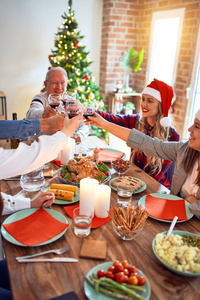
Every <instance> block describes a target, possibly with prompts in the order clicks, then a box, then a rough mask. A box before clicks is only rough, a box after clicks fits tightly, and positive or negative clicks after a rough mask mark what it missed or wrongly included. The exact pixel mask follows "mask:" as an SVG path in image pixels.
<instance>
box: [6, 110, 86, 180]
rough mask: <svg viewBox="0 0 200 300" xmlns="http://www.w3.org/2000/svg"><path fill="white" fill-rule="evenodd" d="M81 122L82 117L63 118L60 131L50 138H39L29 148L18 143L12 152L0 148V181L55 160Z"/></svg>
mask: <svg viewBox="0 0 200 300" xmlns="http://www.w3.org/2000/svg"><path fill="white" fill-rule="evenodd" d="M82 120H83V117H82V115H78V116H77V117H74V118H72V119H68V117H65V119H64V126H63V128H62V129H61V131H59V132H57V133H55V134H54V135H52V136H46V135H43V136H40V137H39V142H38V143H37V142H34V143H32V144H31V145H30V146H28V145H26V144H25V143H20V144H19V146H18V148H17V149H14V150H8V149H3V148H0V165H1V170H0V180H1V179H4V178H9V177H12V176H17V175H21V174H25V173H29V172H31V171H32V170H34V169H36V168H38V167H41V166H42V165H44V164H45V163H47V162H49V161H51V160H53V159H55V158H56V157H57V156H58V153H59V152H60V150H62V149H64V147H65V146H66V144H67V140H68V138H67V137H68V136H70V135H71V134H72V133H73V132H74V131H75V130H76V129H77V127H78V125H79V124H80V122H81V121H82Z"/></svg>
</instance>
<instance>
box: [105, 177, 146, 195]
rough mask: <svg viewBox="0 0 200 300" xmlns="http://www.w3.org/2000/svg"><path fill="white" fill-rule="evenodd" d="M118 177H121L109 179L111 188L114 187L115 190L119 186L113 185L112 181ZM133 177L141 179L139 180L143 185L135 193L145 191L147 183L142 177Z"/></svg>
mask: <svg viewBox="0 0 200 300" xmlns="http://www.w3.org/2000/svg"><path fill="white" fill-rule="evenodd" d="M129 177H130V176H129ZM117 178H119V177H114V178H112V179H111V180H110V181H109V186H110V187H111V189H113V190H114V191H117V187H115V186H113V185H112V182H113V181H114V180H115V179H117ZM132 178H134V179H137V180H139V181H140V182H141V183H142V186H141V187H140V188H139V189H138V190H137V191H135V192H133V194H138V193H141V192H143V191H144V190H146V188H147V185H146V183H145V182H144V181H143V180H141V179H139V178H136V177H132Z"/></svg>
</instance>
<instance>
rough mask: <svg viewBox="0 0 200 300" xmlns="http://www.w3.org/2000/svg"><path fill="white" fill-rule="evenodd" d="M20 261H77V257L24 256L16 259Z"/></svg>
mask: <svg viewBox="0 0 200 300" xmlns="http://www.w3.org/2000/svg"><path fill="white" fill-rule="evenodd" d="M17 261H18V262H19V263H22V262H78V259H76V258H72V257H54V258H24V259H19V260H17Z"/></svg>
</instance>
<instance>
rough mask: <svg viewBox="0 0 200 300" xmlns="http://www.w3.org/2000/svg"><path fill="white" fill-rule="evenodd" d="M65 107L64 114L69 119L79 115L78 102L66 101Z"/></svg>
mask: <svg viewBox="0 0 200 300" xmlns="http://www.w3.org/2000/svg"><path fill="white" fill-rule="evenodd" d="M65 106H66V112H67V114H68V117H69V118H70V119H71V118H73V117H75V116H77V115H79V114H80V113H81V106H80V103H79V101H76V100H73V99H71V100H67V102H66V105H65Z"/></svg>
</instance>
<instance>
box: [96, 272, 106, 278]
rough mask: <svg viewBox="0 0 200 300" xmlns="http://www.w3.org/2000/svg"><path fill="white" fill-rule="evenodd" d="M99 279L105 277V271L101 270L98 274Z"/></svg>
mask: <svg viewBox="0 0 200 300" xmlns="http://www.w3.org/2000/svg"><path fill="white" fill-rule="evenodd" d="M97 277H98V278H101V277H105V272H104V270H99V271H98V272H97Z"/></svg>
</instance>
